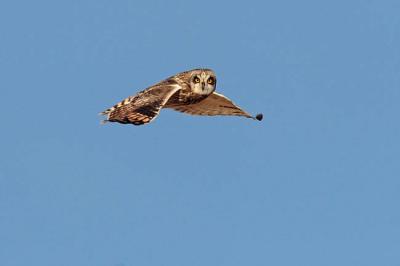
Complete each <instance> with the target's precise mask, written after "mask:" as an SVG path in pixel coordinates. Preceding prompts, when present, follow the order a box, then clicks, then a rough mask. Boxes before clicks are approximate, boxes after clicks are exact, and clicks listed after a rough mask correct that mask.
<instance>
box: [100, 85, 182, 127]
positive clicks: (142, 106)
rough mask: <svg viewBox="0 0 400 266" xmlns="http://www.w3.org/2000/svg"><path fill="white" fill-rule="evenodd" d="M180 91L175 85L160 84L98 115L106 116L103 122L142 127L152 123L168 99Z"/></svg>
mask: <svg viewBox="0 0 400 266" xmlns="http://www.w3.org/2000/svg"><path fill="white" fill-rule="evenodd" d="M180 89H181V87H180V86H179V85H178V84H176V83H168V82H165V83H160V84H157V85H154V86H153V87H150V88H148V89H146V90H144V91H141V92H139V93H138V94H137V95H135V96H130V97H128V98H126V99H125V100H123V101H121V102H119V103H118V104H116V105H114V106H113V107H111V108H109V109H107V110H105V111H104V112H102V113H100V114H102V115H107V119H106V120H104V121H103V122H118V123H121V124H134V125H143V124H146V123H149V122H150V121H152V120H153V119H154V118H155V117H156V116H157V115H158V113H159V112H160V109H161V108H162V107H163V106H164V104H165V103H166V102H167V101H168V99H169V98H170V97H171V96H172V95H173V94H174V93H175V92H177V91H178V90H180Z"/></svg>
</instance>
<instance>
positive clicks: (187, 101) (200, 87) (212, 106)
mask: <svg viewBox="0 0 400 266" xmlns="http://www.w3.org/2000/svg"><path fill="white" fill-rule="evenodd" d="M216 86H217V78H216V76H215V73H214V71H212V70H211V69H193V70H190V71H185V72H182V73H179V74H176V75H174V76H172V77H169V78H167V79H166V80H163V81H161V82H159V83H157V84H155V85H153V86H151V87H149V88H147V89H145V90H143V91H141V92H139V93H137V94H136V95H134V96H130V97H128V98H126V99H125V100H123V101H121V102H119V103H117V104H116V105H114V106H113V107H111V108H109V109H107V110H105V111H103V112H101V113H100V114H101V115H106V116H107V119H106V120H103V123H106V122H118V123H122V124H133V125H137V126H138V125H143V124H146V123H149V122H151V121H153V120H154V119H155V118H156V117H157V115H158V114H159V113H160V110H161V108H170V109H173V110H176V111H179V112H183V113H187V114H191V115H208V116H215V115H234V116H244V117H247V118H252V119H255V120H259V121H261V120H262V118H263V115H262V114H258V115H256V116H251V115H250V114H248V113H247V112H245V111H244V110H242V109H241V108H239V107H238V106H237V105H235V104H234V103H233V102H232V101H231V100H229V99H228V98H227V97H225V96H224V95H222V94H219V93H216V92H215V89H216Z"/></svg>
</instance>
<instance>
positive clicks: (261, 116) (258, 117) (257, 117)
mask: <svg viewBox="0 0 400 266" xmlns="http://www.w3.org/2000/svg"><path fill="white" fill-rule="evenodd" d="M263 117H264V116H263V114H258V115H256V119H257V120H258V121H261V120H262V119H263Z"/></svg>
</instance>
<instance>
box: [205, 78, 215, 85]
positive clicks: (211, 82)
mask: <svg viewBox="0 0 400 266" xmlns="http://www.w3.org/2000/svg"><path fill="white" fill-rule="evenodd" d="M207 83H208V84H210V85H214V83H215V79H214V78H213V77H209V78H208V79H207Z"/></svg>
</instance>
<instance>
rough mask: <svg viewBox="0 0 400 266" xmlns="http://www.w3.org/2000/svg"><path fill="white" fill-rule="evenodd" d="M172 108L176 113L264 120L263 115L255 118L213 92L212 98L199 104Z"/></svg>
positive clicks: (209, 97)
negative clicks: (234, 116)
mask: <svg viewBox="0 0 400 266" xmlns="http://www.w3.org/2000/svg"><path fill="white" fill-rule="evenodd" d="M172 108H173V109H175V110H176V111H179V112H183V113H187V114H191V115H236V116H245V117H248V118H253V119H257V120H261V119H262V114H258V115H257V116H256V117H253V116H251V115H250V114H248V113H247V112H245V111H244V110H242V109H240V107H239V106H237V105H235V104H234V103H233V102H232V101H231V100H229V99H228V98H227V97H225V96H224V95H222V94H219V93H216V92H213V93H212V94H211V95H210V96H208V97H207V98H205V99H204V100H202V101H200V102H198V103H195V104H189V105H184V106H173V107H172Z"/></svg>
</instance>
